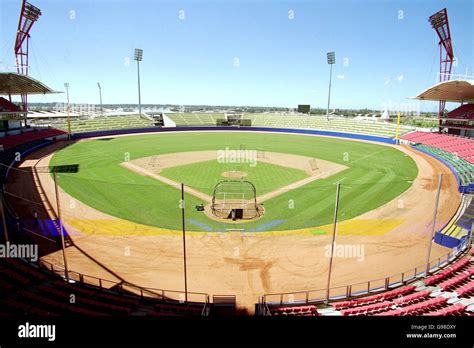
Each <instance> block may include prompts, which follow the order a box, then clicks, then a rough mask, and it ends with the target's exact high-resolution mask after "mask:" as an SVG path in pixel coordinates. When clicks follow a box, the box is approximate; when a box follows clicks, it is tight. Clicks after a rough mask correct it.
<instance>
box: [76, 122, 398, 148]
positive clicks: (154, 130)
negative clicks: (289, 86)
mask: <svg viewBox="0 0 474 348" xmlns="http://www.w3.org/2000/svg"><path fill="white" fill-rule="evenodd" d="M223 130H224V131H225V130H227V131H256V132H275V133H296V134H313V135H325V136H330V137H341V138H349V139H360V140H370V141H377V142H379V143H387V144H396V141H395V139H392V138H386V137H380V136H376V135H365V134H353V133H344V132H332V131H324V130H316V129H295V128H270V127H238V126H200V127H194V126H189V127H169V128H158V127H148V128H133V129H111V130H103V131H92V132H83V133H76V134H73V136H72V138H73V139H83V138H92V137H100V136H108V135H119V134H134V133H160V132H179V131H223Z"/></svg>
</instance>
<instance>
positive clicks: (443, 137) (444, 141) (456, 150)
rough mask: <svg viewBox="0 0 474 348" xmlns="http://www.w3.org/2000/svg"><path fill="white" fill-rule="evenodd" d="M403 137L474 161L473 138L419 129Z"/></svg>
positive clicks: (471, 161)
mask: <svg viewBox="0 0 474 348" xmlns="http://www.w3.org/2000/svg"><path fill="white" fill-rule="evenodd" d="M401 139H403V140H408V141H411V142H413V143H417V144H424V145H429V146H432V147H435V148H438V149H441V150H445V151H447V152H450V153H453V154H455V155H456V156H458V157H461V158H463V159H464V160H466V161H468V162H470V163H474V139H471V138H464V137H458V136H453V135H448V134H440V133H429V132H419V131H417V132H412V133H409V134H405V135H403V136H402V137H401Z"/></svg>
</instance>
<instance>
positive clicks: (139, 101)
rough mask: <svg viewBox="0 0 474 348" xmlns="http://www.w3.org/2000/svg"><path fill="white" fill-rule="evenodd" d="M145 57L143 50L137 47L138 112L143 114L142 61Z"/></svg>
mask: <svg viewBox="0 0 474 348" xmlns="http://www.w3.org/2000/svg"><path fill="white" fill-rule="evenodd" d="M142 58H143V50H142V49H140V48H135V60H136V61H137V72H138V114H139V115H140V116H141V115H142V99H141V93H140V62H141V61H142Z"/></svg>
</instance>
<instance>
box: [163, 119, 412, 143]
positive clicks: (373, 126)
mask: <svg viewBox="0 0 474 348" xmlns="http://www.w3.org/2000/svg"><path fill="white" fill-rule="evenodd" d="M166 116H168V117H169V118H171V119H172V120H173V121H174V122H175V123H176V125H177V126H214V125H216V122H217V120H218V119H223V118H224V116H225V115H224V114H219V113H214V114H210V113H208V114H201V113H191V114H190V113H168V114H166ZM243 119H244V120H250V121H251V125H252V126H254V127H271V128H303V129H318V130H326V131H338V132H347V133H359V134H369V135H376V136H382V137H388V138H394V137H395V136H396V132H397V125H395V124H392V123H388V122H377V121H375V119H374V120H373V121H365V120H361V121H359V120H354V119H351V118H343V117H337V118H332V119H330V120H329V121H328V120H327V118H326V117H325V116H308V115H301V114H251V113H247V114H244V116H243ZM412 129H413V128H410V127H406V126H401V127H400V133H399V134H404V133H406V132H408V131H410V130H412Z"/></svg>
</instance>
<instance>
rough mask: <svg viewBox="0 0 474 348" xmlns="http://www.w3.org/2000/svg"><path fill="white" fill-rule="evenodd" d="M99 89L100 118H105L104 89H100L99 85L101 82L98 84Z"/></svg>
mask: <svg viewBox="0 0 474 348" xmlns="http://www.w3.org/2000/svg"><path fill="white" fill-rule="evenodd" d="M97 87H99V98H100V116H104V108H103V107H102V87H100V83H99V82H97Z"/></svg>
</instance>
